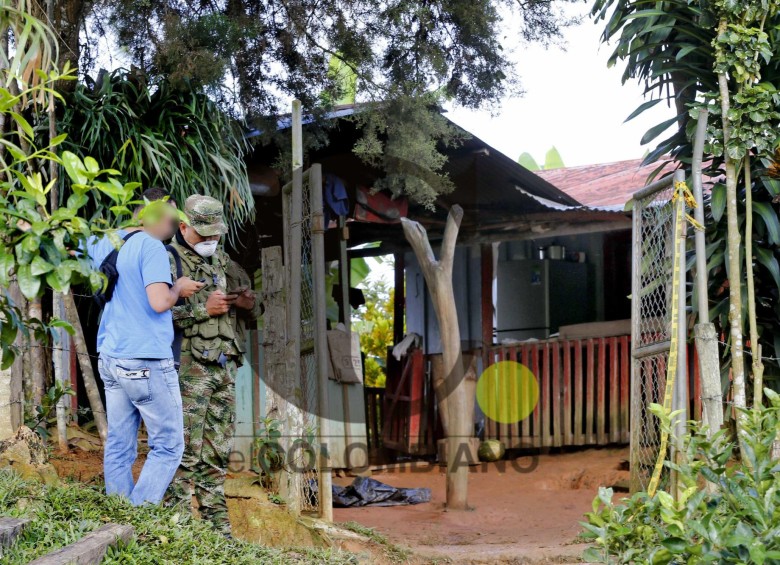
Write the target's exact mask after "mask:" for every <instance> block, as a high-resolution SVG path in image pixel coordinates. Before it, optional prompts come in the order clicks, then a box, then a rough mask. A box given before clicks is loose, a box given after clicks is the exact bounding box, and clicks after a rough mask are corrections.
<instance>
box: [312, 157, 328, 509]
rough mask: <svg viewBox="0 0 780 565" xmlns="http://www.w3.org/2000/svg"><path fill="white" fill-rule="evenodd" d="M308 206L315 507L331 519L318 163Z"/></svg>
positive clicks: (323, 224) (322, 221)
mask: <svg viewBox="0 0 780 565" xmlns="http://www.w3.org/2000/svg"><path fill="white" fill-rule="evenodd" d="M309 187H310V194H311V208H312V227H311V240H312V270H313V273H312V280H313V285H314V286H313V289H312V290H313V295H314V336H315V339H314V358H315V359H316V363H317V393H318V410H317V423H318V424H319V425H318V429H319V444H320V445H319V451H320V471H319V507H320V518H322V519H323V520H325V521H327V522H332V521H333V487H332V481H331V479H332V476H331V468H330V466H331V463H330V448H329V445H328V441H329V440H330V422H329V418H330V410H329V398H328V386H329V382H328V339H327V335H326V333H325V332H326V331H327V329H328V327H327V326H328V319H327V314H326V312H325V220H324V218H323V214H322V166H321V165H312V167H311V170H310V172H309Z"/></svg>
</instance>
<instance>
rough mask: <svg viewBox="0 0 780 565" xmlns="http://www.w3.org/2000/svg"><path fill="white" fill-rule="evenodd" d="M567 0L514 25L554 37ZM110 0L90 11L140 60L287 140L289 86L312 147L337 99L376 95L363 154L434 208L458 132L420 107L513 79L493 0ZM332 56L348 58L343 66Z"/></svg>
mask: <svg viewBox="0 0 780 565" xmlns="http://www.w3.org/2000/svg"><path fill="white" fill-rule="evenodd" d="M569 1H574V0H556V1H555V2H524V3H522V4H521V5H520V7H519V8H518V9H517V11H516V14H517V15H518V16H519V18H518V20H519V23H518V24H517V25H516V26H515V27H514V28H513V30H512V37H513V38H514V37H520V38H521V39H523V40H525V41H539V42H542V43H547V42H549V41H554V40H556V39H558V38H559V37H560V28H561V27H562V26H564V25H566V24H568V23H569V22H568V21H567V20H566V18H564V17H563V16H562V15H561V12H560V10H559V9H558V5H559V4H560V3H562V2H569ZM104 7H105V10H104V11H97V10H96V11H95V13H94V14H93V15H92V16H91V17H95V18H98V19H99V20H101V21H100V22H99V23H100V24H104V26H105V29H107V30H112V31H113V32H114V33H115V37H117V38H118V42H119V43H120V44H121V45H122V46H123V47H126V48H127V49H128V50H129V53H130V56H131V57H132V62H133V64H135V65H137V66H138V67H140V68H141V69H142V70H143V71H144V72H145V73H146V74H147V75H149V76H154V77H157V78H168V79H169V80H171V82H172V84H173V85H174V87H176V88H180V87H181V85H182V84H184V85H185V87H188V86H189V85H190V84H193V85H196V86H199V87H207V88H209V89H210V90H211V91H212V92H214V93H215V95H217V96H220V97H221V99H222V100H221V101H222V102H224V103H225V104H226V106H229V107H230V108H231V109H232V108H237V107H240V108H241V109H242V111H245V113H246V116H247V118H248V119H249V120H251V121H255V120H262V119H263V118H267V120H266V121H265V123H263V124H262V127H260V128H259V129H261V130H263V131H264V132H265V133H264V139H265V141H270V140H272V139H273V140H274V141H276V142H277V145H278V146H279V147H280V148H281V149H282V151H283V152H286V150H285V147H286V146H287V145H289V139H284V138H280V137H279V136H277V135H276V126H277V123H276V120H277V116H279V115H284V114H287V113H288V111H289V102H288V101H289V99H290V98H298V99H300V100H301V101H302V103H303V108H304V112H305V113H306V114H307V115H308V116H311V117H312V119H313V122H314V123H313V124H311V125H310V127H308V128H307V135H306V136H305V138H306V139H305V143H307V144H308V143H309V142H310V141H313V142H314V146H316V145H317V144H319V143H321V142H322V137H323V135H322V134H323V127H326V126H323V120H321V119H320V118H322V117H323V116H324V115H325V113H326V111H327V110H328V109H330V108H331V107H332V105H333V104H337V103H340V102H345V101H348V100H351V99H352V98H356V100H357V101H358V102H359V103H363V102H365V103H369V105H375V104H376V105H377V106H378V107H379V108H380V111H379V112H377V113H373V112H366V114H365V115H366V116H369V114H371V117H370V118H369V117H366V118H365V121H364V123H365V125H366V126H367V129H366V137H365V139H364V140H363V142H362V143H361V146H360V147H359V149H358V154H359V155H360V156H361V157H363V158H364V159H365V160H366V162H368V163H371V164H375V165H376V166H378V167H381V168H383V169H384V171H385V173H386V177H385V179H383V181H382V186H381V187H377V188H389V189H391V190H392V191H393V193H394V194H401V193H406V194H408V195H410V196H411V197H412V198H414V199H416V200H417V201H419V202H421V203H422V204H424V205H428V206H430V205H432V203H433V201H434V200H435V196H436V194H437V193H441V192H447V191H449V190H451V189H452V186H451V183H450V182H449V181H448V180H447V179H446V177H445V176H444V175H443V174H442V173H441V168H442V163H443V155H442V153H441V151H440V149H441V146H440V147H439V148H437V143H439V144H446V143H447V142H448V141H449V140H451V139H452V138H453V137H454V136H453V132H452V131H451V130H450V129H449V128H448V127H447V126H446V122H445V121H444V120H443V119H441V117H440V116H438V115H433V116H431V115H429V114H428V113H427V112H425V111H424V109H425V108H427V107H428V106H430V105H431V99H432V98H435V100H434V101H433V103H434V104H439V98H442V99H447V100H449V101H452V102H453V103H455V104H459V105H462V106H466V107H470V108H478V107H482V106H485V105H494V104H496V103H497V102H498V101H499V100H500V99H501V97H502V96H503V95H504V94H506V93H507V92H515V91H517V88H516V86H517V80H516V77H515V74H514V71H513V66H512V64H511V62H510V61H509V59H508V57H507V56H506V51H505V50H504V48H503V47H502V45H501V33H502V30H501V15H500V7H502V4H501V3H500V2H498V1H497V0H436V1H434V2H422V1H420V0H396V1H392V2H387V1H377V0H346V1H341V2H335V1H334V0H325V1H320V0H317V1H313V0H302V1H301V2H299V3H297V4H295V5H292V4H284V5H279V3H278V2H273V1H271V0H235V1H231V2H228V3H214V2H200V3H195V4H192V5H190V6H188V9H186V10H183V9H182V5H181V3H180V2H176V1H173V0H167V1H162V2H139V1H137V0H121V1H118V2H111V3H104ZM79 23H80V22H79ZM333 57H338V59H339V60H340V61H341V62H342V63H343V65H340V66H341V68H342V70H345V69H344V67H348V69H349V70H348V71H346V70H345V72H343V73H342V72H334V69H333V65H331V62H332V61H333V60H334V59H333ZM225 84H230V85H235V86H236V87H237V91H238V92H237V94H238V96H237V97H232V96H230V94H226V93H224V85H225ZM353 93H354V95H353ZM431 93H436V95H435V96H434V95H433V94H431ZM236 98H237V99H236ZM434 114H435V113H434ZM316 130H319V131H316ZM383 148H384V149H385V150H386V153H387V157H386V158H385V156H383V155H382V149H383ZM281 162H282V163H285V164H286V163H288V162H289V159H287V158H286V156H283V158H282V159H281ZM280 169H281V170H288V169H289V167H287V166H283V167H281V168H280Z"/></svg>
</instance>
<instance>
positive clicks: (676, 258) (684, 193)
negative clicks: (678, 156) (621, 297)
mask: <svg viewBox="0 0 780 565" xmlns="http://www.w3.org/2000/svg"><path fill="white" fill-rule="evenodd" d="M672 202H673V203H674V205H675V206H676V210H675V212H676V213H675V214H674V238H673V240H672V241H673V245H674V249H673V253H672V256H673V257H672V261H673V263H672V324H671V326H672V327H671V332H670V337H671V345H670V347H669V359H668V361H667V364H666V388H665V390H664V403H663V408H664V413H665V414H666V415H669V414H671V413H672V398H673V396H674V382H675V379H676V377H677V362H678V351H679V347H680V344H679V343H678V339H677V332H678V329H679V326H680V323H679V319H678V317H679V297H680V243H681V241H682V240H683V239H684V238H685V232H684V230H683V228H684V227H685V223H684V222H685V220H687V221H688V222H691V223H692V224H693V225H694V227H696V228H697V229H703V226H701V224H699V223H698V222H696V220H694V219H693V218H691V217H690V216H689V215H688V214H686V213H685V204H689V205H691V207H694V208H695V207H696V199H695V198H693V194H691V192H690V190H689V189H688V185H687V184H686V183H685V181H682V182H675V183H674V194H673V195H672ZM691 203H692V204H691ZM668 447H669V430H663V431H662V432H661V446H660V449H659V451H658V459H657V460H656V462H655V468H654V469H653V474H652V476H651V477H650V483H649V484H648V486H647V494H648V495H649V496H651V497H652V496H654V495H655V491H656V490H658V483H659V481H660V480H661V472H662V471H663V468H664V461H665V460H666V450H667V448H668Z"/></svg>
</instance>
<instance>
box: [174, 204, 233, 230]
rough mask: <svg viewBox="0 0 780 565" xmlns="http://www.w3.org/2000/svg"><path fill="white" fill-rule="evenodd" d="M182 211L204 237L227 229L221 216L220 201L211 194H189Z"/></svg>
mask: <svg viewBox="0 0 780 565" xmlns="http://www.w3.org/2000/svg"><path fill="white" fill-rule="evenodd" d="M184 213H185V214H186V216H187V218H188V219H189V221H190V226H192V228H193V229H194V230H195V231H196V232H198V233H199V234H200V235H202V236H204V237H209V236H212V235H222V234H226V233H227V231H228V229H227V226H226V225H225V221H224V219H223V218H222V203H221V202H220V201H219V200H217V199H215V198H212V197H211V196H203V195H201V194H194V195H193V196H190V197H189V198H187V200H186V201H185V202H184Z"/></svg>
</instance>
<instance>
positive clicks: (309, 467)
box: [300, 182, 319, 512]
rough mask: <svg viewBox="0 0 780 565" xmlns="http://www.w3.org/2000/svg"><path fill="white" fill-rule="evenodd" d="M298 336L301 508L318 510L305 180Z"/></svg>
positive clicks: (308, 207)
mask: <svg viewBox="0 0 780 565" xmlns="http://www.w3.org/2000/svg"><path fill="white" fill-rule="evenodd" d="M301 200H302V202H301V216H302V221H301V289H300V300H301V338H300V355H301V363H300V371H301V374H300V391H301V404H302V408H303V427H304V433H305V436H306V442H307V445H308V452H307V455H308V457H307V458H306V462H305V464H304V465H303V466H302V469H303V473H304V480H303V481H302V482H301V487H302V490H301V493H300V496H301V510H302V511H303V512H317V511H318V510H319V506H318V500H317V477H318V472H319V471H318V467H317V465H318V461H319V459H318V457H317V456H316V449H315V445H316V440H314V439H313V438H316V436H317V434H316V426H317V414H318V409H317V408H318V406H317V395H318V390H317V361H316V358H315V355H314V340H315V337H316V336H315V321H314V320H315V314H314V308H315V301H314V276H315V273H314V268H313V242H312V221H313V216H314V212H315V210H314V209H313V207H312V183H311V182H304V183H303V190H302V191H301Z"/></svg>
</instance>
